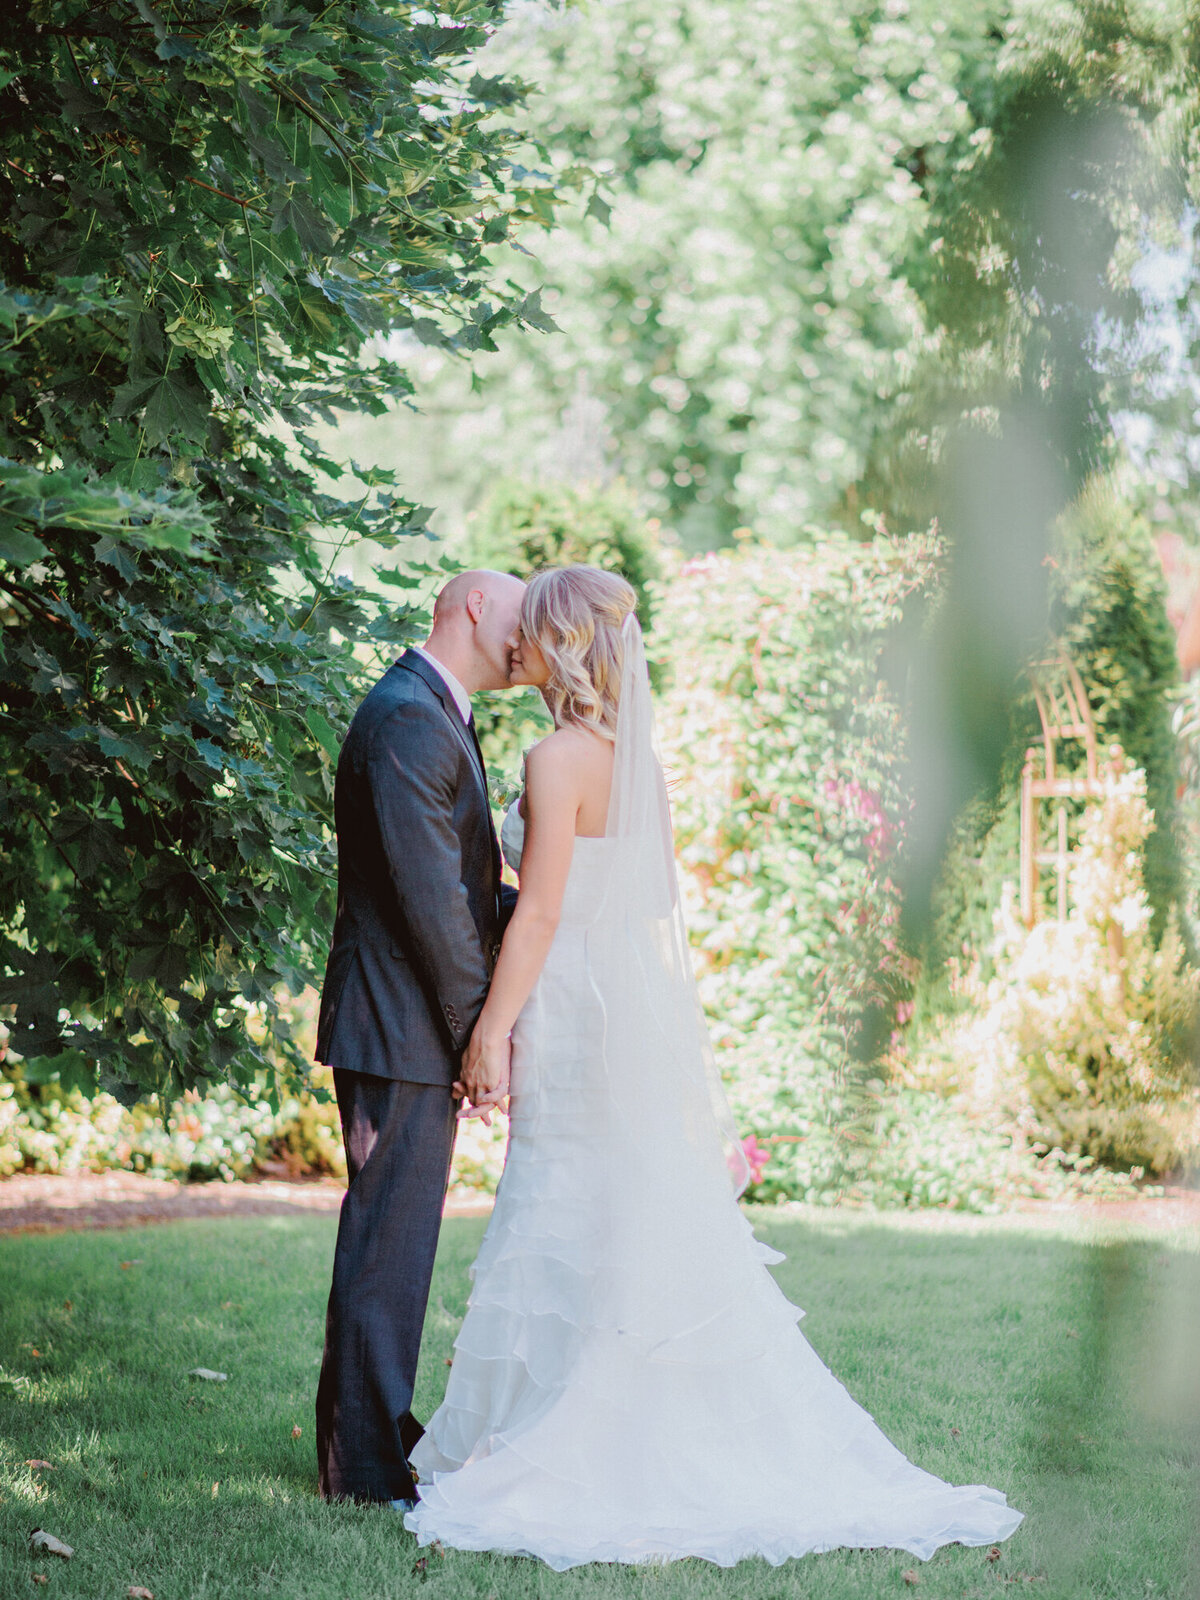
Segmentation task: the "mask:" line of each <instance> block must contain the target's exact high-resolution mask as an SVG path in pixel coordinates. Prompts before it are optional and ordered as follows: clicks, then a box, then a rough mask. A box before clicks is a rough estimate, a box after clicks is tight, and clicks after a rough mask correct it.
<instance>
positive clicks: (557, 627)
mask: <svg viewBox="0 0 1200 1600" xmlns="http://www.w3.org/2000/svg"><path fill="white" fill-rule="evenodd" d="M636 606H637V595H636V594H635V593H634V590H633V586H632V585H631V584H629V583H626V581H625V579H624V578H622V577H619V576H618V574H617V573H615V572H605V571H604V570H603V569H602V568H600V567H584V566H575V567H551V568H548V569H547V570H546V571H545V572H539V573H536V574H535V575H534V576H533V577H532V578H530V580H529V583H528V584H527V586H526V589H525V598H524V600H523V602H522V604H521V631H522V633H524V635H525V637H526V638H527V639H532V640H533V642H534V644H536V645H537V647H538V649H539V650H540V651H541V652H542V655H543V656H544V657H545V658H546V665H547V667H549V669H550V679H549V682H548V683H547V684H546V686H545V688H544V689H543V690H542V693H543V695H544V696H545V700H546V704H547V706H549V708H550V715H551V716H552V717H553V718H554V725H555V727H557V728H562V727H566V726H567V725H568V724H573V725H574V726H575V727H578V728H587V729H588V730H589V731H590V732H592V733H598V734H599V735H600V737H601V738H602V739H615V738H616V736H617V701H618V700H619V699H620V695H621V668H622V666H623V665H624V661H625V641H624V639H623V637H622V635H621V624H622V623H623V622H624V621H625V618H626V617H627V616H629V614H630V612H632V611H634V610H635V608H636Z"/></svg>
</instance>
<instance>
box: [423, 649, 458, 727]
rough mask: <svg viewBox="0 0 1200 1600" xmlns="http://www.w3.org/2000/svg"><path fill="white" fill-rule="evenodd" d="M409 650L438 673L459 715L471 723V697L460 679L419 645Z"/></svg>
mask: <svg viewBox="0 0 1200 1600" xmlns="http://www.w3.org/2000/svg"><path fill="white" fill-rule="evenodd" d="M409 649H410V650H412V651H413V652H414V654H416V655H419V656H420V657H421V659H422V660H423V661H428V663H429V665H430V666H431V667H432V668H433V670H434V671H435V672H436V673H437V675H438V677H439V678H440V679H441V680H442V682H443V683H444V684H445V685H446V687H447V689H449V691H450V693H451V695H452V696H453V698H454V704H455V705H456V706H457V707H458V710H459V715H460V716H461V717H462V719H463V721H464V722H470V720H471V696H470V695H469V694H468V693H467V691H466V690H465V689H464V688H463V686H462V684H461V683H459V681H458V679H457V678H456V677H455V676H454V674H453V673H452V672H451V671H450V668H449V667H447V666H444V665H443V663H442V662H440V661H439V660H438V659H437V657H436V656H431V655H430V654H429V651H428V650H423V649H422V648H421V646H420V645H419V644H413V645H409Z"/></svg>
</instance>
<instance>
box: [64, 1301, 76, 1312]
mask: <svg viewBox="0 0 1200 1600" xmlns="http://www.w3.org/2000/svg"><path fill="white" fill-rule="evenodd" d="M74 1309H75V1302H74V1300H64V1301H63V1310H64V1311H74Z"/></svg>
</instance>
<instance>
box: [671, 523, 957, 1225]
mask: <svg viewBox="0 0 1200 1600" xmlns="http://www.w3.org/2000/svg"><path fill="white" fill-rule="evenodd" d="M937 554H938V546H937V543H936V541H935V540H934V539H933V538H931V537H930V536H927V535H925V536H913V537H911V538H909V539H905V540H883V539H880V540H876V541H875V542H874V543H872V544H869V545H862V544H858V543H855V542H854V541H853V540H851V539H849V538H847V537H846V536H845V535H840V534H823V535H821V536H820V537H819V538H817V539H815V540H814V542H813V544H812V545H811V546H810V547H808V548H806V549H802V550H798V551H794V552H789V553H787V554H786V555H785V554H781V553H780V552H778V551H775V550H770V549H766V548H764V547H763V546H761V545H758V544H753V543H750V542H749V541H746V542H745V543H744V544H743V545H742V547H741V548H740V549H738V550H737V551H736V552H735V553H733V554H725V553H722V554H720V555H711V556H706V557H702V558H697V559H695V560H693V561H689V562H687V563H686V564H684V565H683V566H682V567H681V568H680V570H679V571H678V572H677V573H674V574H672V576H671V580H670V582H669V583H668V584H666V585H664V587H663V589H662V592H661V598H660V601H659V609H658V613H657V626H656V631H655V637H654V645H655V650H656V653H657V655H658V657H659V660H660V663H661V664H662V666H663V668H664V671H665V674H666V681H665V684H664V689H663V694H662V697H661V701H660V706H661V726H662V730H663V740H664V759H665V761H666V763H667V767H668V783H669V785H670V787H671V795H672V805H673V808H674V814H675V829H676V843H677V848H678V851H679V857H680V862H681V866H682V869H683V873H684V877H685V882H686V885H687V891H688V898H689V907H688V914H689V925H690V929H691V935H692V939H693V943H694V946H695V949H696V953H697V956H698V959H699V962H700V973H701V976H700V982H701V992H702V996H703V999H704V1003H705V1007H706V1009H707V1011H708V1015H709V1019H710V1026H711V1028H712V1029H713V1032H714V1039H715V1042H716V1045H717V1048H718V1051H719V1053H720V1056H721V1059H722V1064H723V1069H724V1071H725V1072H726V1074H727V1076H728V1077H729V1079H730V1080H731V1090H732V1094H733V1098H734V1103H735V1109H736V1110H737V1111H738V1112H739V1115H740V1117H741V1120H742V1124H743V1131H745V1132H753V1133H754V1134H755V1135H756V1136H757V1137H759V1138H762V1137H764V1136H769V1137H771V1138H773V1139H775V1140H776V1141H777V1142H776V1143H775V1144H774V1146H773V1154H772V1157H771V1162H770V1164H769V1166H768V1168H767V1174H768V1178H767V1181H768V1183H769V1184H770V1185H771V1186H772V1188H771V1192H778V1193H785V1192H786V1193H791V1194H797V1193H808V1192H810V1191H811V1192H813V1193H815V1192H818V1191H821V1192H832V1191H833V1189H834V1188H835V1187H836V1184H837V1182H838V1181H844V1180H846V1174H847V1171H848V1168H849V1166H850V1165H851V1164H852V1163H851V1161H850V1157H851V1155H852V1153H853V1152H852V1151H851V1149H850V1145H851V1144H852V1142H853V1138H854V1137H855V1135H856V1133H858V1132H861V1131H862V1130H858V1129H856V1128H854V1127H852V1126H851V1123H852V1122H853V1121H854V1119H856V1118H858V1117H859V1116H860V1113H861V1111H862V1108H861V1107H860V1106H858V1105H857V1103H856V1095H855V1092H854V1087H853V1085H852V1084H851V1082H850V1081H849V1078H848V1076H847V1063H848V1060H849V1058H850V1055H851V1052H852V1051H853V1050H854V1049H855V1047H856V1043H857V1040H856V1033H857V1029H858V1027H859V1025H860V1022H861V1018H862V1015H863V1013H864V1011H865V1010H869V1009H872V1008H874V1007H883V1008H885V1009H888V1010H893V1009H894V1008H895V1005H896V1003H897V1002H898V1001H900V1000H901V999H903V998H904V997H905V996H906V995H907V992H908V978H909V969H908V963H907V962H906V960H905V958H904V955H903V953H902V951H901V950H900V948H899V946H898V943H897V936H896V935H897V924H898V919H899V909H900V908H899V895H898V891H897V889H896V886H895V883H894V882H893V880H892V877H891V863H892V860H893V858H894V854H895V851H896V848H897V845H898V842H899V838H900V836H901V835H902V833H903V830H904V828H905V825H906V821H907V796H906V793H905V785H904V767H903V748H902V731H901V718H900V710H899V707H898V705H897V703H896V700H895V698H894V696H893V695H892V693H891V692H890V691H889V689H888V687H887V685H886V683H885V682H884V678H883V673H882V670H881V664H880V657H881V651H882V649H883V647H884V644H885V642H886V639H887V636H888V633H889V631H890V630H891V629H892V628H894V626H895V624H896V623H897V622H898V620H899V619H900V617H901V614H902V612H903V610H904V608H905V606H906V605H909V604H911V605H914V606H915V605H919V604H920V603H921V600H922V598H923V597H924V596H926V595H927V594H928V593H929V591H930V589H931V586H932V585H933V583H934V582H935V578H936V571H937ZM867 1114H868V1117H869V1116H870V1115H871V1114H872V1113H871V1111H870V1109H868V1113H867ZM822 1150H824V1154H822V1153H820V1152H821V1151H822ZM802 1168H807V1169H810V1176H809V1177H807V1178H806V1177H804V1176H802V1174H801V1169H802ZM818 1169H819V1175H817V1176H813V1175H811V1174H812V1173H818Z"/></svg>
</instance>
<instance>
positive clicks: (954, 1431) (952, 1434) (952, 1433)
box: [950, 1428, 962, 1439]
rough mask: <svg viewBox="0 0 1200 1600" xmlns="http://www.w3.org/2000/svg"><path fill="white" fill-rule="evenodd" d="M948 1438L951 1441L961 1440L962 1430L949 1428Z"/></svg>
mask: <svg viewBox="0 0 1200 1600" xmlns="http://www.w3.org/2000/svg"><path fill="white" fill-rule="evenodd" d="M950 1437H951V1438H952V1439H961V1438H962V1429H961V1428H951V1429H950Z"/></svg>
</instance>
